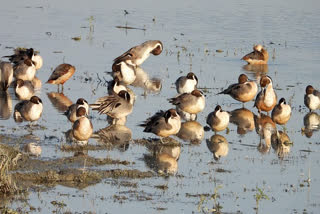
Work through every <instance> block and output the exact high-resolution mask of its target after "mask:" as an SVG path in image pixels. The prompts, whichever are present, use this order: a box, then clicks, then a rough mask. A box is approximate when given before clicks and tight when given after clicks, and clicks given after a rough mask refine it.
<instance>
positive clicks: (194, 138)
mask: <svg viewBox="0 0 320 214" xmlns="http://www.w3.org/2000/svg"><path fill="white" fill-rule="evenodd" d="M177 137H179V138H180V139H182V140H184V141H187V142H190V143H192V144H200V143H201V141H202V140H203V138H204V128H203V126H202V125H201V124H200V123H199V122H197V121H187V122H183V123H181V128H180V131H179V132H178V134H177Z"/></svg>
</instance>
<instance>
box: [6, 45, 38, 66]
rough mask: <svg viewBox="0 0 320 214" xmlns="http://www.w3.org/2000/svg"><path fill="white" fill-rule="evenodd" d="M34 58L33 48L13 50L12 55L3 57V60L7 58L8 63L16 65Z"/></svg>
mask: <svg viewBox="0 0 320 214" xmlns="http://www.w3.org/2000/svg"><path fill="white" fill-rule="evenodd" d="M33 56H34V50H33V48H28V49H26V48H15V49H14V54H12V55H9V56H3V58H8V59H9V61H10V62H11V63H13V64H18V63H19V62H21V61H24V60H26V59H31V60H32V57H33Z"/></svg>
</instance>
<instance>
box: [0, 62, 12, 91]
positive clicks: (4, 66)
mask: <svg viewBox="0 0 320 214" xmlns="http://www.w3.org/2000/svg"><path fill="white" fill-rule="evenodd" d="M12 80H13V67H12V65H11V63H10V62H0V90H3V91H6V90H8V88H9V86H10V84H11V83H12Z"/></svg>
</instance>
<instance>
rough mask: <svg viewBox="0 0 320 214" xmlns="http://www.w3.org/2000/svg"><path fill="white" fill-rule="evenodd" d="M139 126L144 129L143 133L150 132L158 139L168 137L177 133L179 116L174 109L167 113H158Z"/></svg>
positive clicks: (179, 122) (179, 123)
mask: <svg viewBox="0 0 320 214" xmlns="http://www.w3.org/2000/svg"><path fill="white" fill-rule="evenodd" d="M140 126H142V127H145V129H144V130H143V131H144V132H151V133H153V134H155V135H157V136H159V137H160V140H161V142H162V143H163V141H162V138H163V137H169V136H170V135H175V134H177V133H178V132H179V130H180V127H181V120H180V116H179V114H178V113H177V111H176V110H174V109H169V110H168V111H166V112H164V111H159V112H157V113H156V114H155V115H153V116H152V117H150V118H148V119H147V120H146V121H144V122H143V123H142V124H140Z"/></svg>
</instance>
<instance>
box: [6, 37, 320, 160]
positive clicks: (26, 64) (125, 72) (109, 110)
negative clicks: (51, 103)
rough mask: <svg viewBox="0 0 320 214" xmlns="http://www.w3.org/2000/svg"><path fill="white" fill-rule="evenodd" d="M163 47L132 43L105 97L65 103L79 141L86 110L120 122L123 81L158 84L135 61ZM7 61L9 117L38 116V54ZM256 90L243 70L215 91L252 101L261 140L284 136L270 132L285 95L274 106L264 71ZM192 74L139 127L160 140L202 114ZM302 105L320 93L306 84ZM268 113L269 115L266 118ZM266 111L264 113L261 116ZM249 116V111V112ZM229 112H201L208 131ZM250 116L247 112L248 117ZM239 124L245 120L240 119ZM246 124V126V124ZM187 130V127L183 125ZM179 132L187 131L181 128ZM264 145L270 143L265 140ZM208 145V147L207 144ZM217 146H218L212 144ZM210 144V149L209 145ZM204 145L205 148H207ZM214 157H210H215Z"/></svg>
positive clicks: (54, 78)
mask: <svg viewBox="0 0 320 214" xmlns="http://www.w3.org/2000/svg"><path fill="white" fill-rule="evenodd" d="M162 50H163V44H162V42H161V41H159V40H150V41H146V42H144V43H142V44H140V45H137V46H135V47H132V48H131V49H129V50H128V51H126V52H125V53H123V54H122V55H120V56H119V57H117V58H115V59H114V61H113V65H112V77H113V81H110V82H109V86H108V95H107V96H104V97H101V98H99V99H98V100H96V101H95V102H94V103H92V104H88V102H87V101H86V100H85V99H83V98H79V99H78V100H77V102H76V103H75V104H72V105H70V106H69V107H68V110H67V111H66V112H65V115H66V117H67V118H68V120H69V121H70V122H71V123H72V124H73V125H72V136H73V138H74V139H75V140H77V141H79V142H84V143H85V142H87V141H88V139H89V138H90V137H92V135H93V125H92V123H91V121H90V119H89V118H88V114H89V109H90V108H91V109H92V110H94V111H98V113H99V114H106V115H107V116H108V121H111V123H112V124H119V125H124V124H125V123H126V118H127V116H128V115H129V114H131V113H132V111H133V107H134V102H135V95H134V93H133V91H132V90H131V89H130V88H128V87H127V86H128V85H131V84H132V85H134V84H138V83H137V82H139V81H141V82H142V83H143V84H144V86H146V87H150V88H156V89H159V88H161V83H159V82H158V81H155V80H152V79H151V80H150V79H148V78H147V80H148V81H147V80H146V79H145V78H142V79H141V80H138V73H139V72H140V73H141V72H143V70H142V69H141V67H140V65H141V64H142V63H143V62H144V61H145V60H146V59H147V58H148V57H149V56H150V55H151V54H153V55H159V54H161V52H162ZM5 57H6V58H8V59H9V61H10V62H4V61H2V62H1V63H0V89H1V90H3V91H6V90H7V89H8V88H9V87H10V86H11V84H12V85H13V87H14V88H15V93H16V96H17V98H18V99H20V100H22V101H21V102H19V103H18V104H17V105H16V106H15V108H14V113H13V115H14V119H15V120H16V121H17V122H22V121H24V120H25V121H31V122H32V121H36V120H38V119H39V118H40V117H41V114H42V110H43V106H42V101H41V99H40V98H39V97H37V96H35V95H34V93H35V90H36V89H39V88H41V81H40V80H39V79H38V78H37V77H36V71H37V70H38V69H40V68H41V67H42V65H43V60H42V57H41V56H40V55H39V54H38V53H37V52H35V51H34V50H33V49H32V48H30V49H16V50H15V52H14V54H13V55H10V56H5ZM268 58H269V55H268V52H267V50H266V49H265V48H264V47H263V46H262V45H255V46H254V47H253V52H251V53H249V54H247V55H245V56H244V57H243V58H242V60H245V61H246V62H247V63H248V64H250V65H257V64H258V65H261V64H267V62H268ZM75 71H76V68H75V67H74V66H72V65H70V64H61V65H58V66H57V67H56V68H55V69H54V71H53V72H52V74H51V76H50V77H49V79H48V81H47V83H49V84H56V85H58V91H59V85H61V86H62V87H61V88H62V90H63V84H64V83H65V82H66V81H67V80H68V79H70V77H71V76H72V75H73V74H74V73H75ZM259 84H260V88H261V89H260V91H259V92H258V85H257V83H256V82H255V81H253V80H249V79H248V77H247V76H246V75H245V74H241V75H240V76H239V77H238V82H237V83H234V84H231V85H230V86H229V87H227V88H226V89H225V90H223V91H221V92H220V93H218V94H225V95H230V96H231V97H232V98H233V99H235V100H237V101H239V102H242V103H243V106H244V103H246V102H249V101H252V100H254V107H255V108H257V110H258V116H257V117H255V122H257V124H258V128H257V126H256V128H257V129H258V130H257V132H259V133H261V136H263V138H264V139H265V140H266V142H267V144H268V142H270V141H271V140H272V136H274V135H273V134H274V133H276V135H275V136H276V140H279V139H281V138H283V137H285V135H286V134H285V133H284V132H281V131H277V130H276V125H275V123H276V124H279V125H285V124H286V123H287V122H288V120H289V119H290V116H291V107H290V105H288V104H287V103H286V100H285V98H281V99H280V100H279V102H278V104H277V100H278V98H277V94H276V93H275V91H274V88H273V81H272V79H271V77H269V76H267V75H263V76H261V78H260V80H259ZM197 85H198V78H197V76H196V75H195V74H194V73H192V72H190V73H188V74H187V75H186V76H181V77H179V78H178V79H177V80H176V82H175V86H176V90H177V93H178V95H177V96H176V97H173V98H170V99H168V101H169V102H170V103H171V104H172V105H174V106H175V108H171V109H168V110H166V111H163V110H161V111H159V112H156V113H155V114H154V115H153V116H152V117H150V118H148V119H146V120H145V121H144V122H142V123H141V124H140V126H142V127H144V130H143V131H144V132H150V133H153V134H155V135H156V136H158V137H159V138H160V141H161V142H162V143H164V141H163V139H162V138H166V137H169V136H171V135H179V131H180V129H181V128H182V126H183V125H184V123H182V122H181V121H182V120H183V119H184V120H186V121H194V120H196V118H197V114H198V113H200V112H202V111H203V110H204V108H205V106H206V100H205V96H204V94H203V93H202V92H201V91H200V90H199V89H197ZM304 102H305V105H306V106H307V107H308V108H309V109H310V111H313V110H316V109H319V108H320V92H319V91H317V90H315V89H314V88H313V87H312V86H310V85H309V86H307V87H306V94H305V97H304ZM245 110H246V109H245V108H243V109H240V110H239V112H237V111H234V112H232V115H237V114H240V111H241V114H244V115H245V114H250V113H251V111H249V110H247V111H249V112H250V113H249V112H246V111H245ZM270 111H271V118H270V117H269V116H268V115H269V112H270ZM262 112H266V113H267V114H268V115H265V114H263V113H262ZM251 114H252V113H251ZM230 115H231V113H229V112H226V111H223V109H222V107H221V106H220V105H217V106H216V108H215V110H214V111H213V112H211V113H210V114H209V115H208V116H207V120H206V122H207V124H208V126H209V127H210V128H211V129H212V130H213V131H214V132H220V131H223V130H225V129H227V127H228V125H229V122H235V123H236V122H237V121H232V118H231V117H230ZM250 116H251V115H250ZM244 123H245V122H244ZM249 126H250V125H249ZM185 128H186V129H187V130H188V129H189V130H192V128H194V127H193V126H190V127H187V126H186V127H185ZM247 128H248V127H240V125H239V127H238V129H239V130H238V133H241V132H244V131H245V129H247ZM185 135H188V132H186V134H185ZM219 136H220V135H217V137H215V138H214V139H212V141H217V142H221V139H220V138H221V137H222V136H221V137H219ZM269 145H270V144H269ZM208 147H209V146H208ZM216 147H219V146H218V144H217V145H216V146H214V147H212V148H216ZM269 147H270V146H269ZM210 148H211V147H210ZM210 148H209V149H210ZM218 157H219V155H215V158H218Z"/></svg>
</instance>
